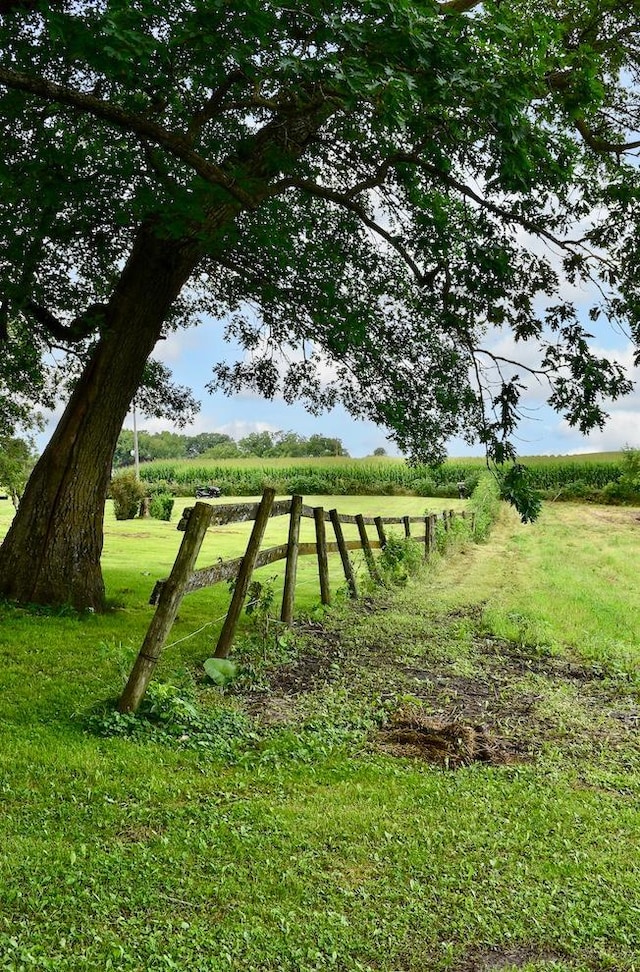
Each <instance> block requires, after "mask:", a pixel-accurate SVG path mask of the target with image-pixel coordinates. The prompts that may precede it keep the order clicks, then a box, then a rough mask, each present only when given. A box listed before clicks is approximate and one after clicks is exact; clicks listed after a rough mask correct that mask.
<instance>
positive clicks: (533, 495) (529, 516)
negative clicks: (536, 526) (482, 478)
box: [500, 463, 542, 523]
mask: <svg viewBox="0 0 640 972" xmlns="http://www.w3.org/2000/svg"><path fill="white" fill-rule="evenodd" d="M500 497H501V499H503V500H506V501H507V502H508V503H510V504H511V506H514V507H515V508H516V510H517V511H518V513H519V514H520V519H521V520H522V522H523V523H533V522H534V520H537V519H538V516H539V515H540V509H541V506H542V503H541V500H540V496H539V494H538V492H537V490H536V489H535V488H534V487H533V486H532V485H531V479H530V477H529V470H528V469H527V468H526V466H523V465H522V464H521V463H514V464H513V466H511V467H510V468H509V469H507V470H506V471H502V470H501V471H500Z"/></svg>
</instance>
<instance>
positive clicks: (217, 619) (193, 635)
mask: <svg viewBox="0 0 640 972" xmlns="http://www.w3.org/2000/svg"><path fill="white" fill-rule="evenodd" d="M226 616H227V615H226V614H223V615H222V617H220V618H216V619H215V621H207V623H206V624H203V625H202V627H201V628H197V629H196V630H195V631H192V632H191V634H188V635H185V636H184V638H178V640H177V641H172V642H171V644H170V645H165V646H164V648H163V649H162V650H163V651H166V650H167V648H175V646H176V645H179V644H181V643H182V642H183V641H188V640H189V638H195V636H196V635H197V634H200V632H201V631H204V629H205V628H210V627H211V625H212V624H217V623H218V622H219V621H224V619H225V618H226Z"/></svg>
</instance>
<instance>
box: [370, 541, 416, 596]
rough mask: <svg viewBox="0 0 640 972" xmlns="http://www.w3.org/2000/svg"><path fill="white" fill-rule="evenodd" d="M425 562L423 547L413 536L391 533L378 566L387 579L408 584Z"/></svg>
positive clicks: (395, 582)
mask: <svg viewBox="0 0 640 972" xmlns="http://www.w3.org/2000/svg"><path fill="white" fill-rule="evenodd" d="M422 564H423V555H422V548H421V547H420V545H419V544H418V543H416V541H415V540H413V539H412V538H411V537H400V536H398V535H397V534H394V533H389V534H388V535H387V542H386V543H385V545H384V548H383V550H382V553H381V554H380V558H379V560H378V566H379V569H380V571H381V573H382V576H383V577H384V579H385V580H386V581H389V582H391V583H393V584H406V582H407V580H408V578H409V577H410V576H411V574H415V573H416V572H417V571H418V570H419V569H420V567H421V566H422Z"/></svg>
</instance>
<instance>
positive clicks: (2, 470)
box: [0, 435, 35, 506]
mask: <svg viewBox="0 0 640 972" xmlns="http://www.w3.org/2000/svg"><path fill="white" fill-rule="evenodd" d="M34 463H35V455H34V452H33V446H32V444H31V443H30V442H29V441H27V440H25V439H20V438H15V437H12V436H7V435H0V489H2V490H5V489H6V490H7V492H8V493H9V495H10V496H11V499H12V500H13V504H14V506H17V505H18V503H19V501H20V497H21V496H22V492H23V490H24V487H25V485H26V482H27V479H28V478H29V474H30V473H31V470H32V469H33V465H34Z"/></svg>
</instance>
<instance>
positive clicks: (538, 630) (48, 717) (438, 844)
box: [0, 497, 640, 972]
mask: <svg viewBox="0 0 640 972" xmlns="http://www.w3.org/2000/svg"><path fill="white" fill-rule="evenodd" d="M318 502H319V500H318ZM322 502H323V505H325V506H327V507H329V506H330V505H336V506H337V507H338V509H340V510H341V511H343V512H358V511H362V512H364V513H376V514H377V513H380V512H385V513H388V514H390V515H403V514H414V513H417V512H420V513H422V512H423V511H424V509H425V506H427V505H428V506H429V507H430V508H432V509H434V510H438V509H440V505H438V504H434V503H431V502H425V501H424V500H420V499H419V498H412V497H385V498H375V497H372V498H368V497H358V498H355V499H353V500H349V498H347V497H339V498H335V499H334V503H333V504H332V503H331V501H330V498H325V497H323V498H322ZM382 503H384V509H383V508H382V507H381V504H382ZM449 505H456V504H454V503H452V504H450V503H449V502H448V501H447V503H446V506H449ZM639 512H640V511H637V510H635V511H630V510H626V511H618V510H615V511H612V510H609V509H604V508H593V509H592V508H589V509H586V508H584V507H577V506H571V507H569V506H567V507H562V508H561V509H558V508H556V507H553V508H548V509H546V510H545V513H544V515H543V518H542V520H541V522H540V523H539V524H537V525H535V526H534V527H522V526H521V525H520V524H519V522H518V521H517V518H516V517H515V516H513V515H512V514H510V513H509V512H505V513H504V515H503V516H502V518H501V521H500V522H499V524H498V526H497V527H496V529H495V531H494V533H493V535H492V537H491V538H490V540H489V542H488V543H487V544H483V545H480V546H474V545H466V546H463V547H462V548H461V549H460V550H459V551H458V552H457V553H452V554H451V556H449V557H447V558H444V559H437V560H436V562H435V563H434V564H433V565H432V566H431V567H430V568H429V570H428V571H426V572H425V573H424V574H422V575H421V576H420V577H419V578H418V580H416V581H415V582H410V583H409V584H408V585H407V586H406V587H405V588H403V589H401V590H400V591H399V592H398V593H396V594H390V593H389V592H385V593H384V594H383V595H382V597H381V599H380V600H379V602H378V607H377V608H374V606H373V603H372V602H370V601H369V600H363V601H362V602H360V603H359V605H357V606H356V607H355V608H352V607H351V606H349V605H342V604H339V605H338V607H337V608H336V610H335V612H334V613H333V614H332V615H331V616H330V617H329V618H328V619H326V627H325V628H318V627H317V625H315V626H314V625H311V636H312V638H313V637H316V639H318V640H317V641H316V642H315V648H313V647H312V648H310V649H308V650H309V651H311V652H312V655H313V652H314V651H315V652H316V655H315V656H314V657H316V659H317V658H318V657H319V659H320V667H319V673H320V676H321V677H320V678H319V680H318V681H317V682H316V683H314V684H311V683H305V684H304V685H301V690H300V692H298V693H297V694H293V695H291V694H289V695H287V694H286V692H285V687H286V680H282V678H281V676H280V674H279V670H278V669H275V670H274V671H273V672H272V673H271V675H270V676H269V677H270V678H271V679H272V681H271V682H270V683H269V684H270V685H271V694H270V696H269V698H270V699H272V700H274V699H276V698H277V699H279V701H280V702H281V703H284V702H285V701H286V702H287V706H288V708H282V712H281V714H282V713H284V715H285V716H287V718H286V719H285V720H284V721H280V722H277V721H276V722H274V723H270V724H269V725H267V726H266V727H265V725H263V723H262V722H261V720H258V721H256V722H255V723H253V722H252V721H251V718H249V719H248V721H247V723H246V724H247V725H248V726H249V730H248V731H247V732H246V734H245V735H244V736H243V737H242V738H241V739H240V740H239V743H238V746H237V747H236V748H235V749H233V750H230V751H229V752H230V755H228V756H227V757H226V758H222V757H219V756H217V755H216V750H215V748H211V747H210V748H206V747H205V748H203V749H202V750H201V751H199V749H198V746H197V741H198V739H197V733H195V735H194V738H193V739H191V740H186V741H184V743H183V744H177V743H175V742H174V743H171V742H170V740H169V738H168V737H163V736H162V735H161V734H156V735H154V734H153V733H149V734H148V735H146V736H144V737H140V738H126V737H122V738H120V737H106V738H105V737H101V736H98V735H96V734H94V733H92V732H90V731H88V729H87V722H86V720H87V715H88V714H89V713H90V712H91V711H92V710H93V708H94V707H95V706H96V705H97V704H98V703H100V702H101V701H102V700H104V699H107V698H109V697H113V696H115V695H116V694H117V692H118V691H119V688H120V687H121V685H122V679H123V676H124V674H125V672H126V669H127V666H128V664H129V663H130V660H131V654H132V652H133V651H134V650H137V647H138V646H139V644H140V640H141V638H142V636H143V634H144V631H145V629H146V626H147V624H148V621H149V618H150V616H151V609H150V608H149V607H148V605H147V604H146V599H147V597H148V593H149V591H150V589H151V587H152V586H153V583H154V581H155V580H156V579H157V578H158V577H162V576H165V575H166V573H167V571H168V569H169V567H170V565H171V563H172V561H173V557H174V556H175V552H176V550H177V547H178V544H179V542H180V538H181V535H180V534H178V533H177V531H176V530H175V521H174V523H169V524H167V523H162V522H158V521H128V522H124V523H117V522H116V521H115V519H113V518H112V515H111V513H110V511H108V514H107V519H106V525H105V526H106V540H105V557H104V571H105V577H106V581H107V588H108V593H109V597H110V598H111V602H112V604H113V609H112V610H111V611H110V612H109V613H108V614H106V615H104V616H96V615H82V616H79V615H76V614H74V613H72V612H60V613H58V614H51V613H46V612H38V611H35V610H33V611H32V610H26V609H18V608H14V607H11V606H7V605H4V606H2V607H1V608H0V657H1V659H2V668H1V669H0V680H1V682H2V692H1V693H0V742H1V745H0V800H1V804H2V807H1V809H2V814H1V816H0V872H1V873H0V970H7V972H9V970H11V972H14V970H15V972H17V970H22V969H25V970H29V969H35V970H41V969H43V970H48V969H54V970H56V972H58V970H61V972H66V970H69V972H71V970H74V972H75V970H80V969H82V970H89V972H92V970H96V972H98V970H104V969H116V970H123V972H124V970H127V972H133V970H140V972H142V970H144V972H146V970H165V969H174V970H175V969H179V970H184V972H191V970H194V969H197V970H203V972H219V970H220V972H222V970H225V972H226V970H229V969H238V970H240V969H242V970H247V972H251V970H255V972H258V970H260V972H271V970H274V972H275V970H276V969H283V970H285V972H307V970H325V969H339V970H343V972H353V970H358V969H362V970H367V972H374V970H375V972H435V970H437V972H445V970H463V969H464V970H465V972H468V970H470V969H474V968H477V969H486V970H489V969H491V968H500V969H502V970H507V972H515V970H516V969H519V970H522V969H525V970H528V972H598V970H603V972H604V970H611V972H632V970H634V969H637V968H638V964H639V962H640V934H639V932H638V928H639V921H638V919H639V916H640V867H639V866H638V860H640V856H639V855H638V833H639V828H638V823H639V819H638V817H639V815H638V803H637V800H638V796H639V795H640V757H639V753H638V745H637V738H636V739H635V741H634V737H633V733H632V732H631V731H627V724H629V725H631V724H632V721H633V719H634V718H635V719H637V713H638V704H639V703H638V690H637V682H636V681H634V679H635V678H636V677H637V672H638V657H639V655H640V650H639V648H638V646H639V644H640V637H639V635H640V618H639V616H638V607H637V605H638V604H640V581H639V579H638V572H637V521H636V520H635V517H636V516H637V515H638V514H639ZM9 513H10V511H9V510H8V508H7V506H6V505H5V504H2V505H1V506H0V529H2V528H3V526H6V524H7V523H8V519H9ZM612 517H613V519H612ZM249 528H250V527H249V526H248V525H242V527H240V526H236V527H234V528H231V527H228V528H225V529H224V530H223V529H216V530H214V531H211V534H210V536H209V537H208V538H207V541H206V542H207V548H206V549H205V551H204V552H203V561H204V562H209V561H211V562H213V561H214V560H215V559H216V558H217V557H218V556H223V557H227V556H231V555H233V554H237V553H239V552H241V549H242V546H243V543H244V542H245V538H246V530H248V529H249ZM271 529H272V530H273V531H274V533H273V537H272V539H273V541H274V542H275V540H276V538H277V536H279V535H280V532H281V531H285V530H286V520H282V521H281V522H280V523H279V524H275V523H274V524H272V525H271ZM269 542H271V539H270V540H269ZM634 544H635V546H634ZM634 557H635V560H634ZM312 560H313V558H308V560H307V565H308V568H309V574H308V576H306V577H303V579H302V585H301V589H300V594H299V600H300V605H301V607H302V608H304V609H305V610H310V611H313V610H314V608H315V607H316V605H317V601H318V593H317V586H316V582H315V575H314V570H313V566H314V565H313V563H312ZM634 564H635V565H636V569H635V570H634ZM306 569H307V568H306V567H305V570H306ZM266 570H267V571H273V568H267V569H266ZM334 575H335V577H336V586H337V585H338V583H339V573H338V571H337V570H336V571H334ZM226 601H228V593H227V592H225V591H224V588H220V590H219V591H218V592H216V591H213V592H212V591H209V592H200V593H198V594H195V595H190V596H189V597H187V598H185V601H184V603H183V607H182V608H181V611H180V616H181V620H180V621H179V623H178V624H177V625H176V627H175V629H174V633H175V636H176V638H177V637H180V636H182V635H183V634H187V633H189V632H190V631H192V630H194V628H195V627H197V626H198V625H202V624H204V623H206V622H207V621H210V620H212V619H214V618H216V617H217V616H218V613H220V614H221V613H222V612H223V610H224V605H225V602H226ZM210 630H211V633H210V634H206V633H203V635H202V636H201V637H200V639H198V638H194V639H190V640H188V641H185V642H183V643H182V644H181V645H179V646H176V647H175V648H174V649H170V650H168V651H167V653H166V656H165V659H164V661H163V665H162V669H161V672H160V678H161V679H164V680H169V681H171V682H174V683H176V684H178V685H180V684H182V685H185V684H187V683H188V679H187V681H186V682H185V679H186V676H185V674H184V672H185V669H186V670H190V671H192V672H193V673H194V676H195V679H196V688H195V697H196V698H197V700H198V705H199V708H200V709H201V711H203V712H204V713H214V714H215V713H218V714H219V713H223V715H224V713H226V714H227V716H226V717H229V713H234V712H235V713H237V712H246V711H248V710H247V709H246V706H247V703H248V700H250V699H253V702H252V704H253V705H254V709H253V710H251V711H255V706H256V705H257V706H258V711H259V710H260V707H262V708H266V707H267V703H268V698H267V697H266V696H265V695H264V693H263V694H262V695H261V694H260V693H258V695H257V696H251V695H247V694H246V693H245V694H243V692H242V691H240V690H239V689H238V690H237V691H233V692H230V693H229V694H228V695H226V696H221V695H220V693H219V692H218V691H217V690H216V689H214V688H210V687H209V688H207V687H206V686H205V685H204V683H203V682H202V681H201V680H200V676H199V674H198V665H199V663H200V662H201V661H202V658H203V657H204V656H205V655H204V653H206V651H207V650H208V649H209V648H210V647H211V641H212V640H213V637H214V633H215V630H216V629H215V627H212V629H210ZM314 632H315V634H314ZM172 637H173V633H172ZM509 639H513V640H509ZM305 650H307V649H305ZM258 661H259V660H257V661H256V664H257V663H258ZM325 664H326V674H327V675H329V676H330V679H329V681H328V682H327V683H326V684H325V682H324V680H323V677H322V676H323V675H324V674H325V668H324V665H325ZM567 665H569V666H570V668H566V666H567ZM594 665H597V666H599V670H598V671H596V670H594V668H593V666H594ZM563 666H564V667H563ZM571 666H573V667H571ZM580 666H582V668H581V667H580ZM578 669H579V671H580V673H581V677H580V679H577V678H575V677H573V675H571V672H573V671H574V670H575V671H577V670H578ZM288 671H289V668H288V667H287V666H286V665H285V666H284V668H283V669H282V672H283V673H284V674H285V675H286V673H287V672H288ZM567 673H568V674H567ZM267 674H268V673H267ZM483 686H484V687H486V686H492V690H491V692H487V693H486V699H487V700H489V701H488V703H487V704H489V705H493V702H492V701H491V700H492V699H493V696H494V694H495V692H494V690H495V691H497V690H498V689H500V691H501V693H502V695H501V698H502V704H503V710H500V711H499V712H498V715H496V716H495V718H496V726H497V728H498V729H500V731H501V732H502V733H503V734H506V735H510V736H511V737H512V738H514V739H516V740H517V741H518V743H519V744H522V746H523V747H524V748H526V745H527V742H528V741H530V742H531V746H532V751H531V758H528V759H526V760H524V761H522V762H516V763H513V764H509V765H504V766H496V767H492V766H484V765H481V764H476V765H474V766H472V767H469V768H467V769H464V770H460V771H458V772H455V773H454V772H446V771H444V770H441V769H438V768H434V767H431V766H429V765H426V764H424V763H421V762H416V761H414V760H409V759H398V758H394V757H392V756H390V755H385V754H384V753H381V752H379V751H377V750H376V749H375V747H374V746H373V745H372V740H373V738H374V736H375V730H376V728H377V727H378V726H379V725H380V723H381V722H384V719H385V713H388V712H389V711H390V710H391V708H392V707H393V706H396V705H398V704H400V703H402V701H403V700H405V701H406V700H407V699H409V700H410V699H418V700H419V702H420V704H421V705H423V706H424V707H426V708H427V709H428V710H429V711H434V712H438V711H440V710H441V709H442V710H443V711H444V710H446V711H447V712H450V711H452V710H454V709H456V707H458V708H461V707H463V706H467V707H471V706H472V704H478V705H480V703H481V702H482V701H483V699H484V698H485V696H483V695H482V694H481V693H480V689H481V688H482V687H483ZM472 689H473V691H472ZM476 690H477V693H478V694H477V696H476V695H474V694H473V692H474V691H476ZM185 691H186V689H185ZM191 691H193V689H192V690H191ZM509 707H510V708H509ZM470 711H471V709H470V708H469V712H470ZM496 711H497V710H496ZM492 712H493V710H491V709H490V711H489V715H491V713H492ZM616 713H617V714H616ZM620 714H622V715H623V716H624V717H625V719H626V721H625V719H623V718H622V717H621V716H620ZM494 715H495V713H494ZM219 724H220V725H221V726H222V725H223V724H224V723H223V722H220V723H219ZM491 962H493V965H492V964H490V963H491Z"/></svg>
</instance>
